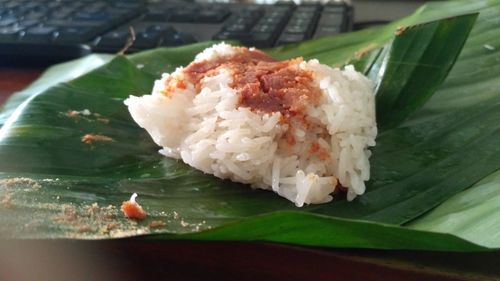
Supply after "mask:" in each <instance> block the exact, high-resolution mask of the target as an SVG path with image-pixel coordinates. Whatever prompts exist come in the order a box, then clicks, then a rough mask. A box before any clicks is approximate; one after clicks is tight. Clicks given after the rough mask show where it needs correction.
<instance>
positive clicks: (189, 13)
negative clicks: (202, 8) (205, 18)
mask: <svg viewBox="0 0 500 281" xmlns="http://www.w3.org/2000/svg"><path fill="white" fill-rule="evenodd" d="M196 17H197V11H196V10H194V9H176V10H174V11H173V12H172V13H171V14H170V17H169V18H168V20H169V21H172V22H192V21H194V19H195V18H196Z"/></svg>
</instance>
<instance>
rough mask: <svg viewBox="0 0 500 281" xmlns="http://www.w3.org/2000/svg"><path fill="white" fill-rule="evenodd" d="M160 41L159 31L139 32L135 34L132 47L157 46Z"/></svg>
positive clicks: (146, 47)
mask: <svg viewBox="0 0 500 281" xmlns="http://www.w3.org/2000/svg"><path fill="white" fill-rule="evenodd" d="M159 42H160V33H154V32H151V33H147V32H139V33H137V34H136V35H135V41H134V44H133V45H132V47H133V48H138V49H150V48H154V47H156V46H158V44H159Z"/></svg>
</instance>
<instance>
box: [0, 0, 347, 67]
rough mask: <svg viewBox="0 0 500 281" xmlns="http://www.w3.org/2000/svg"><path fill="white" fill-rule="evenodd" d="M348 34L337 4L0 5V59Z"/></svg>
mask: <svg viewBox="0 0 500 281" xmlns="http://www.w3.org/2000/svg"><path fill="white" fill-rule="evenodd" d="M351 28H352V6H350V5H348V4H346V3H344V2H338V1H335V2H331V3H326V4H321V5H320V4H302V5H295V4H292V3H291V2H286V3H277V4H274V5H264V4H241V3H239V4H238V3H207V2H205V3H198V2H196V3H193V2H182V1H175V2H172V1H158V0H157V1H149V2H145V1H139V0H108V1H103V0H77V1H73V0H59V1H54V0H0V59H14V60H18V59H21V60H22V59H41V58H50V59H56V60H65V59H71V58H75V57H80V56H84V55H86V54H89V53H92V52H99V53H116V52H118V51H119V50H121V49H123V48H124V46H125V45H127V42H129V44H128V45H130V46H129V48H128V49H127V52H128V53H131V52H137V51H141V50H146V49H151V48H155V47H160V46H179V45H184V44H189V43H194V42H199V41H206V40H226V41H227V40H237V41H240V42H241V43H243V44H245V45H248V46H255V47H258V48H266V47H273V46H277V45H283V44H288V43H295V42H301V41H304V40H307V39H311V38H318V37H322V36H327V35H335V34H338V33H341V32H345V31H348V30H350V29H351ZM132 38H135V40H133V42H131V39H132ZM130 43H132V44H130Z"/></svg>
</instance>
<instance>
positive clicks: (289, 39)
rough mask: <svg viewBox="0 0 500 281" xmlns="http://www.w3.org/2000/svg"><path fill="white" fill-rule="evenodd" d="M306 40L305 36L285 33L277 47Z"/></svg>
mask: <svg viewBox="0 0 500 281" xmlns="http://www.w3.org/2000/svg"><path fill="white" fill-rule="evenodd" d="M305 39H306V36H305V34H292V33H283V34H282V35H281V36H280V38H279V39H278V42H277V43H276V44H277V45H283V44H289V43H297V42H300V41H303V40H305Z"/></svg>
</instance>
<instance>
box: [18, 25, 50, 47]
mask: <svg viewBox="0 0 500 281" xmlns="http://www.w3.org/2000/svg"><path fill="white" fill-rule="evenodd" d="M55 31H56V28H54V27H48V26H38V27H32V28H29V29H27V30H26V31H25V33H24V35H23V36H22V37H21V39H20V40H21V41H23V42H40V43H49V42H51V41H52V38H53V37H54V32H55Z"/></svg>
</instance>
